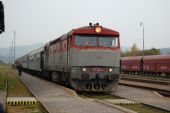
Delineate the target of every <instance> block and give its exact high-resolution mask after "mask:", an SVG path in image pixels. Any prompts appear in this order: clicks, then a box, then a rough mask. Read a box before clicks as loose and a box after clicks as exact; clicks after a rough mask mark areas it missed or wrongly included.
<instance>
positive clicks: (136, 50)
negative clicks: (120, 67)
mask: <svg viewBox="0 0 170 113" xmlns="http://www.w3.org/2000/svg"><path fill="white" fill-rule="evenodd" d="M144 54H145V56H147V55H160V49H156V48H151V49H147V50H144ZM142 55H143V51H142V50H140V49H139V48H138V47H137V45H136V43H134V44H133V45H132V47H131V51H126V52H121V57H126V56H142Z"/></svg>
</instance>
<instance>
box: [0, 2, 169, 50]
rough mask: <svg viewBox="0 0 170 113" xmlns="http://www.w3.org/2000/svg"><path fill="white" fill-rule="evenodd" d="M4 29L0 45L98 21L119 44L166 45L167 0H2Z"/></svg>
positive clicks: (53, 35) (42, 39) (44, 39)
mask: <svg viewBox="0 0 170 113" xmlns="http://www.w3.org/2000/svg"><path fill="white" fill-rule="evenodd" d="M2 1H3V3H4V7H5V25H6V31H5V33H3V34H2V35H0V48H1V47H9V46H10V45H11V41H12V40H13V31H14V29H15V30H16V37H17V39H16V42H17V43H16V45H17V46H18V45H29V44H35V43H40V42H48V41H50V40H53V39H55V38H57V37H58V36H60V35H62V34H64V33H66V32H68V31H69V30H71V29H73V28H77V27H81V26H86V25H88V23H89V22H93V23H96V22H99V23H100V25H102V26H104V27H108V28H111V29H114V30H116V31H119V32H120V42H121V45H122V46H127V47H130V46H132V44H133V43H136V44H137V45H138V47H139V48H142V27H141V26H140V25H139V23H140V22H143V23H144V25H145V48H147V49H148V48H151V47H155V48H165V47H170V0H2Z"/></svg>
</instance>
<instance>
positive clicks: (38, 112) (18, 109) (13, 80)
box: [0, 66, 48, 113]
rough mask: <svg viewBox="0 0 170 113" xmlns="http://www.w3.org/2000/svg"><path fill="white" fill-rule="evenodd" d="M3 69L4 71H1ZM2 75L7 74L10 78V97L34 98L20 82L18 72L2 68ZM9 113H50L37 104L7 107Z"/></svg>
mask: <svg viewBox="0 0 170 113" xmlns="http://www.w3.org/2000/svg"><path fill="white" fill-rule="evenodd" d="M1 68H2V69H1ZM0 73H6V75H7V78H8V84H7V86H8V89H7V96H8V97H31V96H33V95H32V94H31V93H30V92H29V90H28V89H27V88H26V87H25V85H24V84H23V83H22V82H21V81H20V80H19V78H18V76H17V72H16V70H15V69H13V68H12V67H10V66H5V67H0ZM7 113H48V112H47V111H46V110H45V108H44V107H43V106H42V105H41V104H40V103H37V104H35V105H25V106H10V105H7Z"/></svg>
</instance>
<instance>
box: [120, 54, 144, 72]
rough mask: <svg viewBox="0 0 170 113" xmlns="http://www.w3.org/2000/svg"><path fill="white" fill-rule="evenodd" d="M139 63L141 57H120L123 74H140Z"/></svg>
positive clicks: (140, 67)
mask: <svg viewBox="0 0 170 113" xmlns="http://www.w3.org/2000/svg"><path fill="white" fill-rule="evenodd" d="M141 61H142V56H134V57H122V58H121V69H122V71H124V72H127V71H128V72H140V71H141V69H142V65H141Z"/></svg>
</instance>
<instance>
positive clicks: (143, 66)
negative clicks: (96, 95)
mask: <svg viewBox="0 0 170 113" xmlns="http://www.w3.org/2000/svg"><path fill="white" fill-rule="evenodd" d="M120 67H121V68H120V69H121V72H122V73H128V74H129V73H130V74H131V73H133V74H147V75H166V76H167V77H170V55H149V56H132V57H121V60H120Z"/></svg>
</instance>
